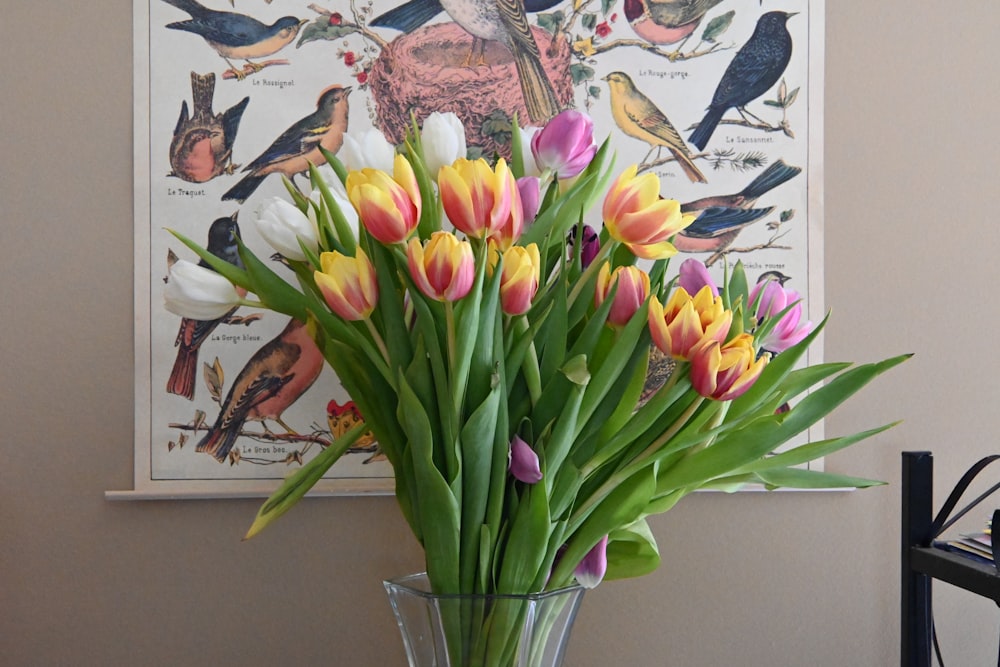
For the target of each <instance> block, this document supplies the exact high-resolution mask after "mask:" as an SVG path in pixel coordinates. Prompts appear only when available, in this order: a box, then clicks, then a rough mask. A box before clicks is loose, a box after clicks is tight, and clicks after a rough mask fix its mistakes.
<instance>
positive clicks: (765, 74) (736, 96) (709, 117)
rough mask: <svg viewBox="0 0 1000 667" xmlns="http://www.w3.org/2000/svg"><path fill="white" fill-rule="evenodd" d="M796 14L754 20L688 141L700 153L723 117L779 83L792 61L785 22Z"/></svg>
mask: <svg viewBox="0 0 1000 667" xmlns="http://www.w3.org/2000/svg"><path fill="white" fill-rule="evenodd" d="M795 14H796V12H792V13H789V12H768V13H766V14H764V15H763V16H761V17H760V19H758V20H757V27H756V28H755V29H754V31H753V35H751V36H750V39H749V40H747V43H746V44H744V45H743V46H742V47H741V48H740V50H739V51H737V52H736V55H735V56H733V60H732V62H730V63H729V67H727V68H726V71H725V73H724V74H723V75H722V79H721V80H720V81H719V85H718V86H717V87H716V89H715V94H714V95H713V96H712V103H711V104H710V105H709V106H708V111H707V112H706V113H705V117H704V118H702V120H701V122H700V123H698V127H697V128H695V131H694V132H693V133H692V134H691V137H690V138H689V139H688V141H690V142H691V143H692V144H694V145H695V146H697V147H698V149H699V150H704V149H705V146H706V145H708V142H709V140H710V139H711V138H712V134H713V133H714V132H715V128H716V127H718V125H719V122H720V121H721V120H722V116H723V115H724V114H725V113H726V111H728V110H729V109H731V108H733V107H735V108H736V109H737V110H738V111H739V112H740V114H741V115H742V114H744V113H745V112H746V109H744V107H745V106H746V105H747V104H749V103H750V102H752V101H753V100H755V99H757V98H758V97H760V96H761V95H763V94H764V93H766V92H767V91H768V90H769V89H770V88H771V86H773V85H774V84H776V83H777V82H778V79H780V78H781V75H782V74H783V73H784V72H785V68H786V67H787V66H788V62H789V61H790V60H791V58H792V36H791V35H790V34H789V32H788V27H787V26H786V22H787V21H788V19H789V18H791V17H792V16H795Z"/></svg>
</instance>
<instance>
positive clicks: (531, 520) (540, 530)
mask: <svg viewBox="0 0 1000 667" xmlns="http://www.w3.org/2000/svg"><path fill="white" fill-rule="evenodd" d="M525 496H526V497H525ZM550 526H551V521H550V519H549V499H548V496H547V495H546V493H545V485H544V484H534V485H529V486H526V487H525V490H524V495H523V496H522V497H521V503H520V504H519V505H518V508H517V511H516V512H515V514H514V516H513V518H512V520H511V528H510V537H509V538H508V539H507V547H506V549H504V555H503V559H502V562H501V564H500V580H499V582H498V584H497V592H498V593H501V594H504V593H518V592H523V591H526V590H528V587H529V586H531V584H532V583H533V582H534V581H535V578H536V577H537V575H538V573H539V569H540V568H541V564H542V561H543V559H544V558H545V553H546V550H545V549H544V548H542V547H543V546H544V545H546V544H547V543H548V537H549V528H550Z"/></svg>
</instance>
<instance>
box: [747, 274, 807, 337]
mask: <svg viewBox="0 0 1000 667" xmlns="http://www.w3.org/2000/svg"><path fill="white" fill-rule="evenodd" d="M758 295H759V296H760V302H759V303H758V304H757V321H758V322H762V321H763V320H765V319H770V318H774V317H777V316H778V314H779V313H781V311H783V310H784V309H785V308H788V306H790V305H791V304H795V305H794V306H792V309H791V310H789V311H788V312H787V313H785V315H784V316H783V317H782V318H781V319H780V320H779V321H778V322H777V323H775V325H774V328H773V329H771V331H770V332H769V333H768V334H767V335H766V336H764V338H763V339H762V340H760V341H759V343H760V346H761V348H762V349H765V350H767V351H768V352H773V353H775V354H779V353H781V352H784V351H785V350H787V349H788V348H790V347H792V346H793V345H795V344H797V343H799V342H801V340H802V339H803V338H805V337H806V336H808V335H809V333H810V332H811V331H812V330H813V323H812V322H810V321H808V320H807V321H806V322H802V301H801V299H802V297H801V296H800V295H799V293H798V292H796V291H795V290H793V289H785V288H784V287H782V286H781V283H779V282H776V281H773V280H769V281H767V282H764V283H757V285H756V286H755V287H754V288H753V291H752V292H750V303H753V302H754V300H755V299H756V298H757V297H758Z"/></svg>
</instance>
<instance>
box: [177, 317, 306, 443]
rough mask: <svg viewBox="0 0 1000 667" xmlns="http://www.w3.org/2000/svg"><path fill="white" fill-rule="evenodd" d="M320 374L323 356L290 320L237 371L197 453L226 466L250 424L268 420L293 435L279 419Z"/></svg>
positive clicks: (298, 323)
mask: <svg viewBox="0 0 1000 667" xmlns="http://www.w3.org/2000/svg"><path fill="white" fill-rule="evenodd" d="M322 370H323V355H322V353H321V352H320V351H319V348H318V347H316V343H315V342H314V341H313V339H312V336H311V335H310V334H309V331H308V327H306V325H305V324H303V323H302V322H301V321H299V320H295V319H292V320H289V322H288V324H287V325H286V326H285V328H284V330H282V332H281V333H280V334H278V335H277V337H275V338H274V339H272V340H270V341H268V342H267V343H266V344H265V345H264V346H263V347H261V348H260V349H259V350H257V352H255V353H254V355H253V356H252V357H250V360H249V361H248V362H247V363H246V365H245V366H244V367H243V370H241V371H240V374H239V375H238V376H237V377H236V381H235V382H234V383H233V386H232V387H231V388H230V389H229V393H228V394H227V395H226V400H225V401H223V403H222V408H221V409H220V410H219V416H218V417H217V418H216V420H215V424H214V425H213V426H212V428H211V429H209V431H208V433H206V434H205V436H204V437H203V438H202V439H201V441H200V442H199V443H198V446H197V447H196V451H199V452H204V453H206V454H211V455H212V456H214V457H215V458H216V460H218V461H220V462H222V461H225V460H226V457H227V456H228V455H229V452H230V451H231V450H232V448H233V445H234V444H236V439H237V438H238V437H239V435H240V431H242V429H243V425H244V424H245V423H246V422H247V421H248V420H253V421H260V422H266V420H268V419H270V420H272V421H275V422H277V423H278V424H280V425H281V426H282V427H283V428H284V429H285V430H286V431H287V432H289V433H294V431H293V430H292V429H291V428H289V427H288V425H286V424H285V423H284V422H283V421H282V420H281V415H282V413H283V412H284V411H285V410H286V409H287V408H288V406H290V405H291V404H292V403H294V402H295V401H297V400H298V399H299V397H300V396H302V394H304V393H305V392H306V390H307V389H309V387H311V386H312V384H313V383H314V382H315V381H316V378H318V377H319V374H320V372H321V371H322ZM264 428H265V429H266V428H267V424H266V423H265V424H264Z"/></svg>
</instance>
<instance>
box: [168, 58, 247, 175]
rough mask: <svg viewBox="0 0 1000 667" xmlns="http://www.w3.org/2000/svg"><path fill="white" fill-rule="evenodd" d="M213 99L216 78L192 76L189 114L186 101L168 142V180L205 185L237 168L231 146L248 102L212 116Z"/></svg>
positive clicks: (243, 100) (208, 75) (192, 74)
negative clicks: (169, 170) (181, 180)
mask: <svg viewBox="0 0 1000 667" xmlns="http://www.w3.org/2000/svg"><path fill="white" fill-rule="evenodd" d="M214 95H215V74H213V73H211V72H210V73H208V74H197V73H195V72H191V111H190V112H189V111H188V105H187V100H184V101H182V102H181V115H180V118H178V119H177V125H176V126H175V127H174V136H173V139H172V140H171V141H170V167H171V169H172V171H171V172H170V173H169V174H167V175H168V176H176V177H178V178H182V179H184V180H185V181H189V182H192V183H204V182H205V181H208V180H211V179H213V178H215V177H216V176H218V175H219V174H222V173H226V174H231V173H233V171H234V170H235V169H236V168H237V166H238V165H234V164H233V163H232V157H233V142H234V141H235V140H236V132H237V130H238V129H239V127H240V119H242V118H243V112H244V111H245V110H246V108H247V104H248V103H249V102H250V98H249V97H244V98H243V99H242V100H241V101H240V102H239V103H237V104H236V105H234V106H232V107H230V108H228V109H226V110H225V111H224V112H222V113H221V114H216V113H213V112H212V98H213V97H214Z"/></svg>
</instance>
